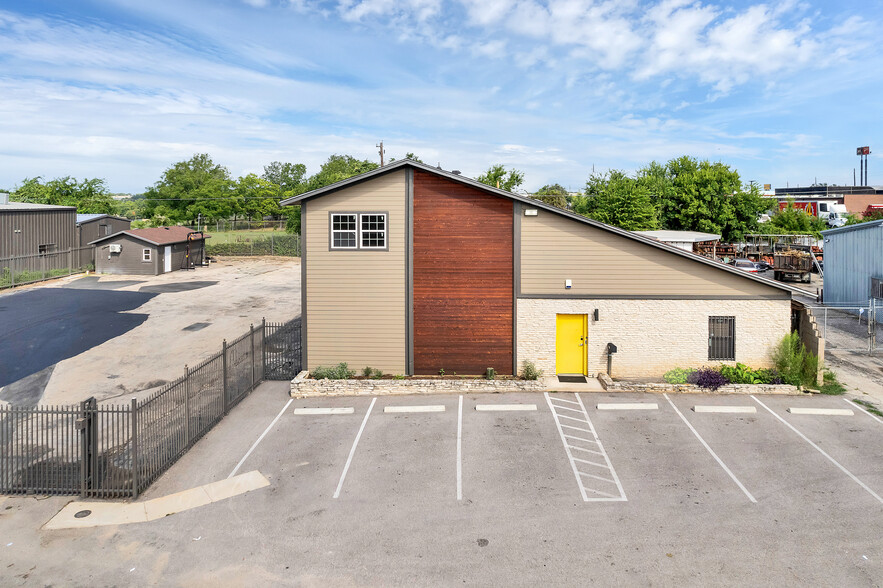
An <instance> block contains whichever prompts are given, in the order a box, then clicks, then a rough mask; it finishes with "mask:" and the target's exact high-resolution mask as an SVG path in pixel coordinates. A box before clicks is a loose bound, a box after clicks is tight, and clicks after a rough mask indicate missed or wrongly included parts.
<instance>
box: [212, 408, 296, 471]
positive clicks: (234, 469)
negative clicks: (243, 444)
mask: <svg viewBox="0 0 883 588" xmlns="http://www.w3.org/2000/svg"><path fill="white" fill-rule="evenodd" d="M292 402H294V398H289V399H288V402H286V403H285V406H283V407H282V410H280V411H279V414H277V415H276V418H275V419H273V421H272V422H271V423H270V424H269V425H268V426H267V428H266V429H264V432H263V433H261V436H260V437H258V439H257V441H255V442H254V443H253V444H252V446H251V447H250V448H249V450H248V451H247V452H246V453H245V455H243V456H242V459H240V460H239V463H237V464H236V467H235V468H233V471H232V472H230V475H229V476H227V479H230V478H232V477H233V476H235V475H236V472H238V471H239V468H241V467H242V464H244V463H245V460H246V459H248V456H249V455H251V452H252V451H254V450H255V448H256V447H257V446H258V444H259V443H260V442H261V441H263V439H264V437H266V436H267V433H269V432H270V429H272V428H273V425H275V424H276V423H277V422H278V421H279V419H281V418H282V415H283V414H285V411H286V410H288V407H289V406H291V403H292Z"/></svg>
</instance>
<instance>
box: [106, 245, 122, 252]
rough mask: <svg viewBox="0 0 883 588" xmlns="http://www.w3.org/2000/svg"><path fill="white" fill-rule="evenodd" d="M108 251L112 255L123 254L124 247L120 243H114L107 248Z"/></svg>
mask: <svg viewBox="0 0 883 588" xmlns="http://www.w3.org/2000/svg"><path fill="white" fill-rule="evenodd" d="M107 251H108V252H110V253H122V251H123V246H122V245H120V244H119V243H113V244H111V245H108V246H107Z"/></svg>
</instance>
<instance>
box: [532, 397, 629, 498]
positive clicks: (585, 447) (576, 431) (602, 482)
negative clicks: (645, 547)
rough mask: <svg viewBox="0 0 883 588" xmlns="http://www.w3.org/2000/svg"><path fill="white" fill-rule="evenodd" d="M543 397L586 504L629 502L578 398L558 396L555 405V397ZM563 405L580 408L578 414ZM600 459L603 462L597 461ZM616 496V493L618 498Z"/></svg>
mask: <svg viewBox="0 0 883 588" xmlns="http://www.w3.org/2000/svg"><path fill="white" fill-rule="evenodd" d="M544 394H545V395H546V402H547V403H548V404H549V409H550V410H551V411H552V417H553V418H554V419H555V425H556V427H557V428H558V434H559V435H561V443H562V444H563V445H564V452H565V453H566V454H567V459H568V460H569V461H570V467H571V469H573V475H574V477H575V478H576V483H577V486H579V492H580V495H581V496H582V499H583V501H584V502H625V501H627V500H628V498H626V496H625V491H624V490H623V489H622V484H621V483H620V481H619V476H617V475H616V470H614V469H613V464H612V463H610V458H609V457H607V452H606V451H604V446H603V445H602V444H601V439H600V438H598V434H597V433H596V432H595V427H594V425H592V421H591V420H589V415H588V413H587V412H586V407H585V406H584V405H583V401H582V399H581V398H580V396H579V394H574V395H573V396H574V398H576V401H573V400H568V399H566V398H560V397H558V396H556V397H555V402H552V397H551V396H549V393H548V392H545V393H544ZM564 403H567V404H572V405H577V406H579V410H576V409H573V408H570V407H567V406H564ZM561 410H566V411H575V412H577V413H578V414H579V415H580V416H579V417H577V416H575V415H572V414H559V412H558V411H561ZM561 419H567V423H566V424H563V423H562V422H561ZM576 423H579V424H580V426H576ZM565 429H566V431H565ZM574 452H577V453H576V454H577V455H579V457H576V456H575V455H574ZM595 456H597V457H595ZM598 457H600V458H602V459H598ZM602 461H603V463H602ZM587 483H591V485H592V487H587V486H586V484H587ZM599 488H603V489H604V490H600V489H599ZM613 492H617V493H618V495H617V494H614V493H613ZM588 493H592V494H593V495H594V496H592V497H591V498H590V497H589V495H588Z"/></svg>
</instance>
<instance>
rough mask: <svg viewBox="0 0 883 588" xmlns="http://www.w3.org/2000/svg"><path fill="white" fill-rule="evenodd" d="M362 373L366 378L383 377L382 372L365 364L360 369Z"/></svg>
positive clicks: (376, 378)
mask: <svg viewBox="0 0 883 588" xmlns="http://www.w3.org/2000/svg"><path fill="white" fill-rule="evenodd" d="M362 375H363V376H364V377H366V378H371V379H372V380H379V379H380V378H381V377H383V372H382V371H380V370H375V369H374V368H373V367H369V366H365V368H364V369H363V370H362Z"/></svg>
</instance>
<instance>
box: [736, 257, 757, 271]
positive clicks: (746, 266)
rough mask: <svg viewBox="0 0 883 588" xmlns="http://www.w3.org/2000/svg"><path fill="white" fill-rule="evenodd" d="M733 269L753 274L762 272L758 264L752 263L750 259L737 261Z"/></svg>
mask: <svg viewBox="0 0 883 588" xmlns="http://www.w3.org/2000/svg"><path fill="white" fill-rule="evenodd" d="M733 267H735V268H736V269H740V270H742V271H744V272H750V273H752V274H756V273H757V272H759V271H761V270H760V269H759V268H758V265H757V262H754V261H751V260H750V259H735V260H734V261H733Z"/></svg>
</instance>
